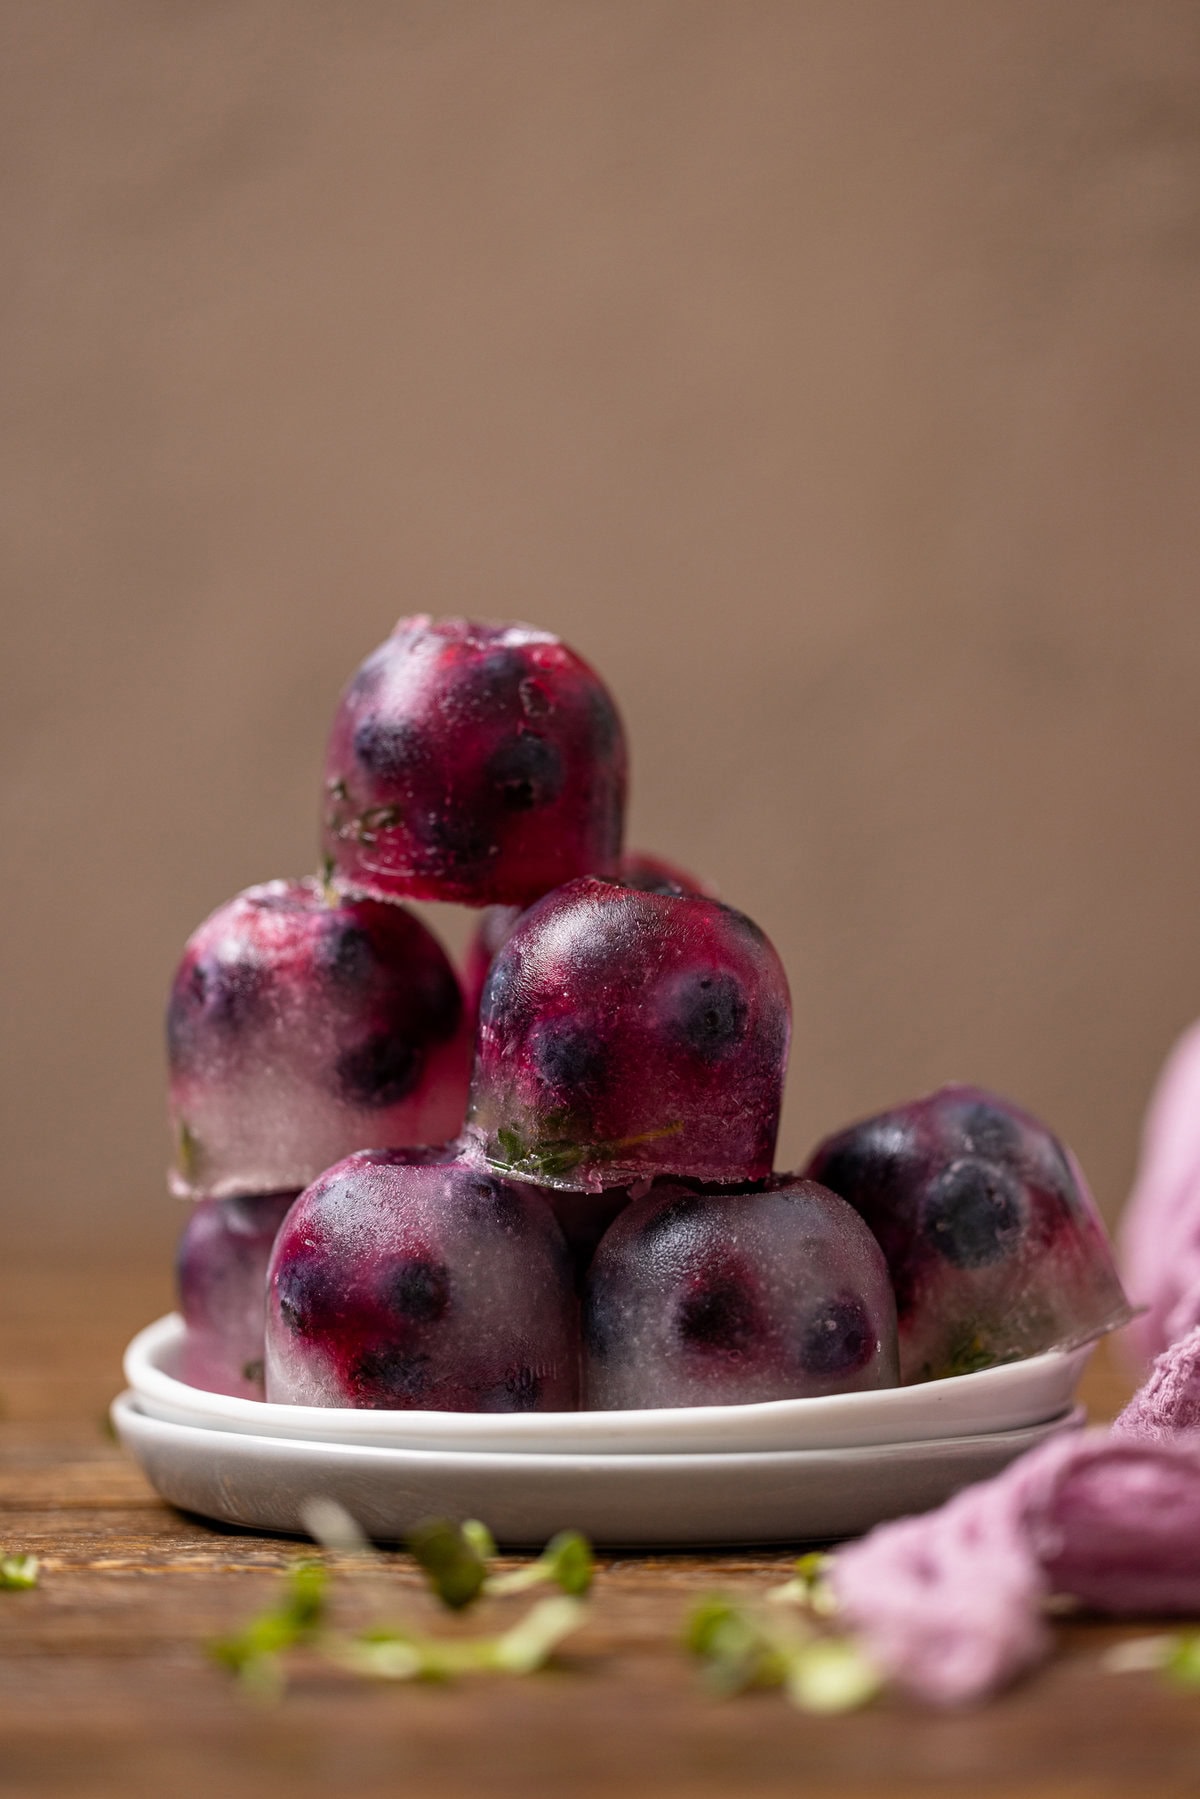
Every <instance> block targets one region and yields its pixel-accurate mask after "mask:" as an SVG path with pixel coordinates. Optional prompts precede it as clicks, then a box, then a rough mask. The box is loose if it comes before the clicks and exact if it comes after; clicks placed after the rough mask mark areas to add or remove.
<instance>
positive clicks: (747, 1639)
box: [684, 1597, 882, 1712]
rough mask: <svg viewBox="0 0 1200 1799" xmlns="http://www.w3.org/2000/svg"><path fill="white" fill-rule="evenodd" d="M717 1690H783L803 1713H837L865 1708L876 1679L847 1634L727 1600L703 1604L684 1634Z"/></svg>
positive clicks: (855, 1644) (719, 1691)
mask: <svg viewBox="0 0 1200 1799" xmlns="http://www.w3.org/2000/svg"><path fill="white" fill-rule="evenodd" d="M684 1642H685V1645H686V1646H687V1648H688V1649H689V1650H690V1651H691V1653H692V1654H693V1655H694V1656H696V1657H697V1658H698V1660H699V1661H701V1662H702V1663H703V1664H704V1672H705V1677H706V1679H707V1681H708V1683H709V1685H710V1686H711V1687H712V1688H713V1689H714V1690H715V1691H716V1692H718V1693H724V1694H731V1693H742V1692H745V1691H746V1690H747V1689H748V1688H750V1687H783V1688H784V1690H785V1691H786V1693H787V1695H788V1697H789V1699H791V1701H792V1703H793V1704H794V1705H797V1706H799V1707H800V1708H801V1710H802V1711H810V1712H840V1711H850V1710H852V1709H854V1708H855V1707H857V1706H860V1705H865V1704H866V1702H867V1701H868V1700H869V1699H872V1698H874V1696H875V1694H876V1693H877V1692H878V1691H879V1688H880V1685H881V1684H882V1683H881V1678H880V1675H879V1673H878V1671H877V1670H876V1669H875V1668H874V1667H873V1666H872V1664H871V1662H870V1661H869V1660H868V1658H867V1656H866V1655H865V1653H864V1651H863V1650H862V1649H861V1648H860V1646H859V1645H858V1643H856V1642H855V1641H854V1639H853V1638H851V1637H840V1636H832V1635H830V1634H829V1633H828V1632H825V1631H822V1630H819V1629H818V1628H817V1627H816V1626H815V1625H814V1624H812V1623H810V1622H809V1621H808V1620H807V1619H806V1618H797V1617H793V1616H789V1615H788V1614H786V1613H781V1612H780V1611H778V1610H776V1611H772V1612H768V1611H765V1610H762V1611H760V1610H758V1609H757V1608H755V1607H753V1606H746V1605H735V1604H733V1603H732V1601H730V1600H728V1599H721V1598H716V1597H714V1598H709V1599H705V1600H702V1601H701V1602H700V1604H699V1605H698V1606H697V1607H696V1608H695V1610H694V1611H693V1612H692V1614H691V1617H690V1618H689V1620H688V1624H687V1628H686V1631H685V1634H684Z"/></svg>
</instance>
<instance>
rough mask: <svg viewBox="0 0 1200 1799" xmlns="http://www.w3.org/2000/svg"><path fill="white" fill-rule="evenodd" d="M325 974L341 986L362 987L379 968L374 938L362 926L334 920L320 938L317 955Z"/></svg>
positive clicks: (316, 958)
mask: <svg viewBox="0 0 1200 1799" xmlns="http://www.w3.org/2000/svg"><path fill="white" fill-rule="evenodd" d="M313 961H314V962H315V964H316V966H317V968H318V970H319V971H320V973H321V974H323V975H326V976H328V978H329V979H330V980H332V981H335V982H337V984H338V985H339V986H344V987H361V986H363V985H365V983H366V982H367V981H368V980H369V978H370V976H371V974H372V973H373V972H374V969H375V967H376V961H375V951H374V948H373V947H372V944H371V939H370V938H369V937H368V935H367V933H366V932H365V931H364V930H363V928H362V926H361V925H359V924H353V923H351V922H350V921H349V920H348V919H344V918H333V919H331V920H330V921H329V924H328V925H327V927H326V928H325V930H324V931H323V932H322V933H321V935H320V937H319V938H318V939H317V944H316V948H315V950H314V952H313Z"/></svg>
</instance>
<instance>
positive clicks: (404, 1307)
mask: <svg viewBox="0 0 1200 1799" xmlns="http://www.w3.org/2000/svg"><path fill="white" fill-rule="evenodd" d="M385 1286H386V1292H387V1305H388V1309H389V1311H391V1312H394V1313H395V1315H396V1317H397V1318H409V1319H412V1321H413V1322H414V1323H415V1324H432V1323H433V1322H434V1321H435V1320H436V1319H438V1318H442V1317H444V1316H445V1314H446V1309H447V1307H448V1306H449V1304H450V1273H449V1270H448V1269H447V1268H446V1266H445V1265H444V1263H441V1262H433V1261H429V1260H428V1259H417V1258H411V1259H409V1260H408V1261H405V1262H400V1263H398V1264H397V1265H396V1266H395V1267H394V1268H392V1269H390V1270H389V1271H388V1275H387V1280H386V1282H385Z"/></svg>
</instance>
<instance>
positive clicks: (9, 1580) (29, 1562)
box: [0, 1555, 41, 1593]
mask: <svg viewBox="0 0 1200 1799" xmlns="http://www.w3.org/2000/svg"><path fill="white" fill-rule="evenodd" d="M40 1572H41V1563H40V1562H39V1561H38V1558H37V1556H36V1555H6V1556H3V1557H0V1592H6V1593H26V1592H28V1591H29V1589H30V1587H36V1586H37V1584H38V1579H39V1576H40Z"/></svg>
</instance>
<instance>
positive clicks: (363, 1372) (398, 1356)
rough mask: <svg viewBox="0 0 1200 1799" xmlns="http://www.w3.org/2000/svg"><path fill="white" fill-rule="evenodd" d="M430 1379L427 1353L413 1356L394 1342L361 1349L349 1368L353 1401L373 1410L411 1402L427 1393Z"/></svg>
mask: <svg viewBox="0 0 1200 1799" xmlns="http://www.w3.org/2000/svg"><path fill="white" fill-rule="evenodd" d="M430 1378H431V1377H430V1363H429V1357H428V1356H427V1355H420V1354H417V1355H414V1354H413V1353H412V1352H411V1351H409V1350H404V1349H397V1348H396V1347H395V1345H394V1344H385V1345H382V1346H381V1347H379V1348H377V1349H367V1350H364V1351H363V1352H362V1354H361V1355H360V1356H359V1357H358V1358H357V1360H356V1361H355V1362H354V1364H353V1366H352V1367H351V1369H350V1383H351V1386H352V1388H353V1391H354V1395H355V1403H356V1404H357V1405H362V1406H367V1407H370V1408H372V1409H374V1410H376V1411H386V1410H388V1409H389V1408H390V1407H392V1406H394V1405H399V1406H400V1407H401V1408H402V1409H403V1408H406V1407H409V1406H413V1405H415V1404H416V1403H417V1402H418V1401H419V1400H421V1399H423V1398H424V1397H425V1395H426V1394H427V1393H428V1391H429V1387H430Z"/></svg>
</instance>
